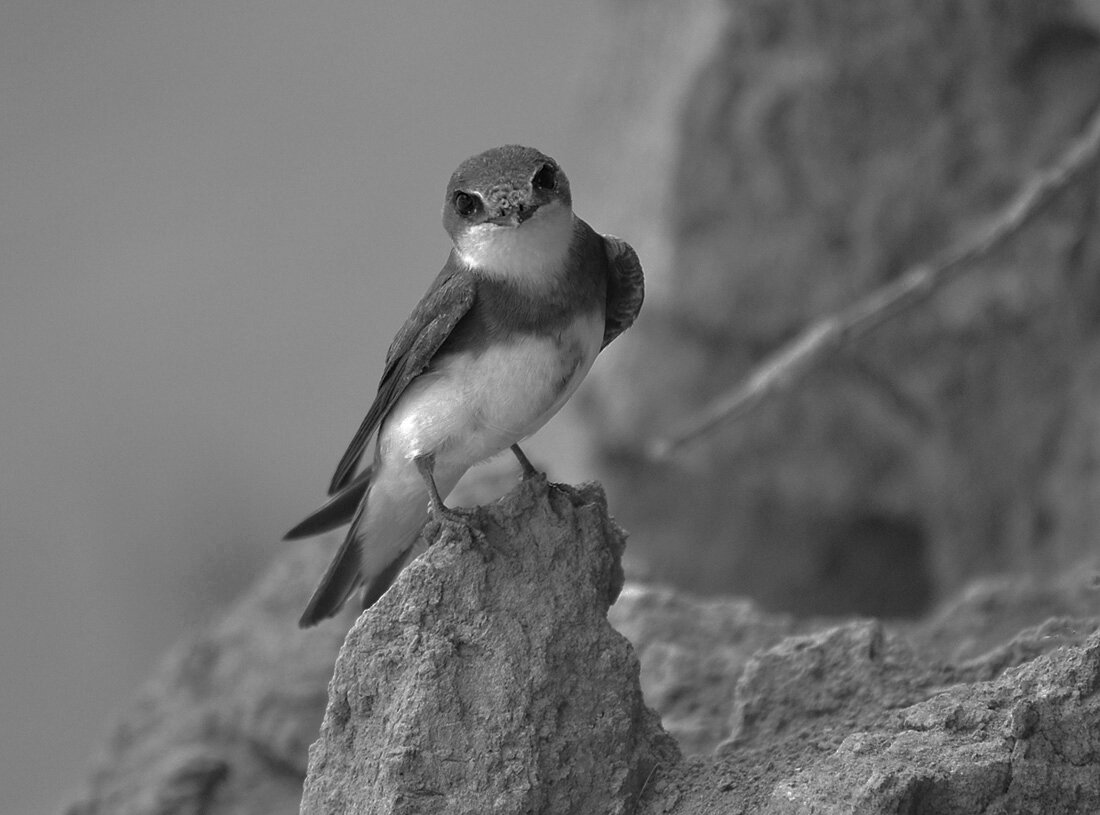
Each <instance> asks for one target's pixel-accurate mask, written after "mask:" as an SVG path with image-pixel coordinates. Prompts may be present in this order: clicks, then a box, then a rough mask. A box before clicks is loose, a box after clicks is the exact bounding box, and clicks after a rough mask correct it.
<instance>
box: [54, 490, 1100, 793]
mask: <svg viewBox="0 0 1100 815" xmlns="http://www.w3.org/2000/svg"><path fill="white" fill-rule="evenodd" d="M467 520H468V525H463V524H459V525H451V524H447V525H444V526H443V527H441V528H437V529H434V530H430V531H431V532H432V538H433V540H435V541H436V542H435V544H434V545H433V547H432V548H431V549H430V550H429V551H428V553H427V554H426V555H425V556H424V557H422V558H420V559H419V560H417V561H415V562H414V563H413V564H412V565H411V566H410V567H409V569H408V570H407V572H406V574H404V575H403V576H402V577H401V579H400V580H399V581H398V582H397V583H396V584H395V586H394V588H393V590H392V591H391V592H389V593H388V594H387V595H386V596H385V597H384V598H383V600H382V601H381V602H380V603H379V604H378V605H377V606H376V607H375V609H374V610H372V611H371V612H369V613H367V614H364V615H362V616H361V617H360V618H359V620H358V621H356V622H355V624H354V626H352V628H351V631H350V633H348V634H347V638H346V640H345V639H344V634H345V632H346V631H347V627H348V626H349V625H350V624H351V622H352V616H353V611H349V612H348V613H347V614H345V615H344V616H342V617H340V618H339V619H337V620H335V621H333V622H332V623H329V624H326V625H324V626H321V627H319V628H317V629H311V630H309V631H306V632H302V631H299V629H297V627H296V625H295V623H294V621H295V619H296V616H297V614H298V612H299V611H300V609H301V605H302V604H303V603H304V602H305V600H306V598H307V597H308V595H309V592H310V589H311V587H312V584H313V582H314V581H315V579H316V578H317V576H318V574H319V572H320V571H321V568H322V567H323V565H324V562H325V559H326V557H325V555H326V552H324V551H323V550H322V549H321V547H317V548H312V547H307V548H305V549H303V550H302V551H300V552H294V553H291V554H290V555H289V556H287V557H285V558H284V559H282V560H281V561H279V562H278V563H277V564H276V565H275V566H274V567H273V569H272V571H271V572H270V573H269V574H268V575H267V576H266V577H265V578H264V579H263V580H261V581H260V582H259V583H258V584H257V586H256V588H255V589H254V590H253V591H252V592H251V593H250V594H249V595H248V596H247V597H245V598H244V599H242V601H241V602H240V603H239V604H238V605H237V607H236V608H235V609H233V610H232V611H231V612H230V613H229V614H228V615H227V617H226V618H225V620H223V621H222V622H220V623H218V624H216V625H214V626H212V627H211V628H210V630H209V631H206V632H203V633H201V634H198V635H195V636H194V637H192V638H190V639H189V640H188V641H186V642H184V643H182V644H180V645H179V646H177V648H175V649H174V650H173V651H172V653H171V654H169V656H168V657H167V658H166V661H165V664H164V666H163V667H162V668H161V670H160V671H158V673H157V675H156V676H155V677H154V678H153V679H152V680H151V681H150V683H149V684H148V685H147V687H146V688H145V689H144V690H143V692H142V693H141V695H140V697H139V698H138V700H137V701H136V702H135V704H134V706H133V708H132V709H131V710H130V711H128V712H127V713H126V714H124V715H123V717H122V719H121V721H120V723H119V725H118V727H117V728H116V731H115V733H114V735H113V737H112V738H111V740H110V742H109V743H108V745H107V746H106V748H105V749H104V751H103V755H102V756H101V757H100V760H99V761H98V769H97V770H96V772H95V773H94V774H93V776H92V778H91V781H90V783H89V785H88V789H87V791H86V792H85V794H84V795H83V796H82V799H81V801H80V803H78V804H74V806H73V807H72V808H71V809H70V813H71V815H94V814H95V813H150V814H151V815H160V814H161V813H164V814H165V815H167V813H180V812H191V813H204V814H205V815H229V814H230V813H232V815H245V813H256V815H259V813H278V812H287V813H290V812H296V811H298V808H299V802H301V807H302V811H303V812H306V813H314V812H317V813H320V812H323V813H330V812H331V813H339V812H347V813H360V812H370V813H376V812H379V813H385V812H393V813H412V812H416V813H421V812H423V813H432V812H499V813H527V812H532V813H536V812H537V813H555V812H626V813H632V812H636V813H639V815H643V814H644V813H652V814H653V815H656V814H657V813H662V812H668V811H675V812H677V813H681V814H682V815H703V813H713V812H742V813H757V812H761V813H763V812H777V813H779V812H781V813H791V812H807V813H808V812H826V813H834V812H835V813H840V812H866V813H876V812H882V813H893V812H897V811H920V812H926V813H954V812H960V811H968V812H969V811H973V812H990V813H993V812H1004V813H1010V812H1021V813H1023V812H1035V811H1042V812H1055V813H1057V812H1067V813H1068V812H1076V811H1089V810H1090V809H1095V808H1098V807H1100V744H1098V743H1097V738H1098V737H1097V734H1098V733H1100V708H1098V703H1097V699H1098V698H1100V697H1098V695H1097V693H1096V690H1097V687H1098V686H1100V672H1098V665H1100V656H1098V655H1100V633H1098V629H1100V591H1098V590H1097V588H1096V586H1097V583H1096V579H1095V574H1096V572H1095V569H1093V568H1092V567H1091V566H1089V565H1088V564H1086V565H1084V566H1083V567H1082V568H1078V569H1075V570H1073V571H1071V572H1068V573H1067V574H1066V576H1064V577H1062V578H1059V579H1058V580H1056V581H1037V580H1034V579H1023V578H1019V579H1010V578H1005V579H996V580H992V579H991V580H985V581H981V582H978V583H974V584H972V585H971V586H970V587H969V588H968V589H967V590H966V591H965V592H963V593H961V594H960V595H959V596H958V597H957V598H956V599H954V600H953V601H951V602H949V603H947V604H944V605H943V606H942V607H941V608H940V609H939V610H938V611H937V613H935V614H933V615H931V616H930V617H928V618H927V619H926V620H924V621H922V622H917V623H883V622H878V621H874V620H862V621H847V622H844V621H830V620H798V619H796V618H793V617H791V616H790V615H786V614H772V613H769V612H766V611H763V610H761V609H760V608H759V607H758V606H756V605H755V604H754V603H752V602H751V601H747V600H740V599H729V600H721V599H697V598H692V597H689V596H686V595H682V594H678V593H675V592H672V591H669V590H668V589H661V588H651V587H646V586H642V585H629V586H627V587H626V588H625V589H624V590H623V592H622V594H621V597H620V599H619V602H618V603H617V604H616V605H614V606H613V607H612V608H611V611H610V613H609V616H610V619H611V620H612V621H613V622H614V624H615V626H616V627H617V628H619V629H620V630H621V631H622V632H624V633H626V634H627V635H628V637H629V639H630V641H631V643H632V644H633V648H632V647H631V645H630V644H628V643H627V640H626V639H624V638H623V637H622V636H620V634H619V633H617V632H616V631H615V630H613V629H612V628H611V627H610V626H609V625H608V621H607V619H606V618H605V614H607V613H608V612H607V607H608V604H609V603H611V601H612V600H613V599H614V597H615V596H616V594H618V593H619V588H620V586H621V571H620V567H619V557H620V555H621V552H622V546H623V536H622V533H621V531H620V530H619V529H618V527H617V526H616V525H615V524H614V522H613V521H611V520H610V518H609V517H608V515H607V513H606V508H605V506H604V503H603V496H602V493H601V492H600V491H599V490H598V488H595V487H584V488H581V489H572V488H568V487H557V486H548V485H546V483H545V482H544V481H534V482H529V483H527V484H525V485H521V486H520V487H518V488H516V489H515V490H514V491H513V492H511V493H510V494H509V495H507V496H505V498H504V499H502V500H501V501H500V502H499V503H498V504H496V505H493V506H491V507H488V508H485V509H481V510H477V511H475V512H473V513H470V514H469V515H468V517H467ZM341 640H343V646H342V648H341V646H340V642H341ZM338 649H339V654H340V655H339V659H338V660H337V666H336V672H335V676H332V680H331V682H329V683H328V694H327V707H326V693H325V688H326V682H327V680H328V679H329V677H330V676H331V675H332V664H333V660H334V658H335V657H336V655H337V651H338ZM635 653H637V654H638V657H637V658H636V657H635V656H634V654H635ZM643 691H644V694H645V698H644V700H643ZM647 702H648V703H649V704H650V705H652V706H653V707H654V708H655V709H656V712H657V713H659V714H660V715H661V716H662V717H663V719H664V721H665V723H666V725H667V727H668V729H669V731H670V732H671V733H673V734H674V735H675V736H676V737H677V739H678V740H679V742H680V747H681V748H682V750H683V752H684V753H686V754H688V757H687V758H681V757H680V752H681V750H680V749H678V748H677V745H676V744H675V743H674V742H673V741H672V740H671V739H670V738H669V737H668V736H667V735H666V734H665V733H664V732H663V731H662V730H661V727H660V725H659V724H658V720H657V715H656V714H655V713H654V712H653V711H650V710H649V709H648V708H647V707H646V703H647ZM322 720H323V725H322V724H321V723H322ZM319 726H320V735H319V738H318V727H319ZM315 739H316V742H315V744H314V746H313V747H312V748H311V750H310V755H309V760H308V764H307V758H306V748H307V745H308V744H309V743H310V742H312V741H314V740H315ZM307 770H308V778H307ZM303 782H304V789H305V793H304V796H303V794H302V790H303Z"/></svg>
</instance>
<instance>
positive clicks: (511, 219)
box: [489, 204, 539, 227]
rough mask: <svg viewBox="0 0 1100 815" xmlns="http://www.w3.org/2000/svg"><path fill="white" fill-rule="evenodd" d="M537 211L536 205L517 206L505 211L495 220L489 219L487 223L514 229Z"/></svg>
mask: <svg viewBox="0 0 1100 815" xmlns="http://www.w3.org/2000/svg"><path fill="white" fill-rule="evenodd" d="M538 209H539V206H538V204H519V205H518V206H515V207H509V208H508V209H505V210H504V211H503V212H501V213H500V215H498V216H496V217H495V218H489V223H493V224H497V225H498V226H512V227H516V226H519V225H520V224H522V223H523V222H524V221H526V220H527V219H528V218H530V217H531V216H532V215H534V214H535V213H536V212H538Z"/></svg>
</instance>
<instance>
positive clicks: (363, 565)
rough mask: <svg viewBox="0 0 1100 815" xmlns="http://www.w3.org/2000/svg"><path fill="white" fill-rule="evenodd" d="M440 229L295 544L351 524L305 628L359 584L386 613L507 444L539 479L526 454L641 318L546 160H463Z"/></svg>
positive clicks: (534, 153) (627, 286) (511, 152)
mask: <svg viewBox="0 0 1100 815" xmlns="http://www.w3.org/2000/svg"><path fill="white" fill-rule="evenodd" d="M443 226H444V228H445V229H446V230H447V233H448V234H449V235H450V236H451V240H452V242H453V243H454V248H453V249H452V250H451V253H450V256H449V257H448V258H447V262H446V264H445V265H444V266H443V270H442V271H441V272H440V273H439V276H438V277H436V279H435V281H434V282H433V283H432V285H431V286H430V287H429V289H428V292H427V294H425V295H424V297H423V298H422V299H421V300H420V302H419V303H418V304H417V306H416V308H415V309H414V310H413V313H412V315H411V316H410V317H409V318H408V320H406V321H405V324H404V325H403V326H402V327H401V330H400V331H398V332H397V336H396V337H395V338H394V340H393V343H392V344H391V345H390V349H389V352H388V353H387V354H386V363H385V368H384V371H383V373H382V378H381V381H380V382H379V383H378V393H377V395H376V396H375V397H374V402H373V403H372V404H371V406H370V408H369V409H368V410H367V415H366V418H365V419H364V420H363V423H362V424H361V425H360V427H359V430H358V432H356V434H355V437H354V438H353V439H352V440H351V444H350V445H349V446H348V449H347V452H345V453H344V457H343V458H342V459H340V463H339V465H338V466H337V468H336V473H335V475H334V476H333V477H332V483H331V484H330V486H329V496H330V498H329V500H328V502H327V503H326V504H325V505H324V506H322V507H321V508H320V509H318V510H317V511H316V512H314V513H313V514H312V515H310V516H309V517H307V518H306V519H305V520H303V521H302V522H301V523H300V524H298V525H297V526H296V527H294V529H292V530H291V531H290V532H288V533H287V534H286V539H287V540H291V539H297V538H303V537H309V536H312V535H317V534H320V533H322V532H326V531H328V530H330V529H335V528H337V527H339V526H342V525H344V524H347V523H349V522H350V526H349V527H348V531H347V534H346V536H345V538H344V542H343V544H342V545H341V547H340V550H339V551H338V552H337V553H336V557H335V558H334V559H333V561H332V563H331V564H330V565H329V567H328V571H326V572H325V575H324V577H323V578H322V579H321V583H320V585H319V586H318V587H317V590H316V591H315V592H314V593H313V597H312V598H311V599H310V601H309V604H308V605H307V606H306V610H305V612H304V613H303V614H302V617H301V620H299V625H300V626H301V627H303V628H306V627H308V626H312V625H316V624H317V623H319V622H320V621H322V620H324V619H326V618H328V617H331V616H333V615H334V614H336V612H337V611H339V610H340V608H341V606H343V604H344V603H345V601H346V600H347V599H348V597H349V596H350V595H351V594H352V593H353V592H354V591H355V590H356V589H358V588H359V587H360V586H362V587H363V588H364V591H363V601H362V602H363V608H369V607H370V606H371V605H373V604H374V602H375V601H376V600H377V599H378V598H379V597H381V596H382V594H383V592H385V591H386V589H387V588H389V586H390V584H391V583H392V582H393V581H394V579H396V577H397V575H398V574H399V573H400V571H401V569H402V568H403V567H404V566H405V563H406V561H407V560H408V559H409V557H410V554H411V552H412V549H413V546H414V544H415V543H416V541H417V538H418V537H419V535H420V532H421V530H422V529H423V527H424V525H425V523H426V522H427V520H428V517H429V516H430V517H432V518H434V519H436V520H442V519H444V518H446V519H450V520H455V519H456V513H454V512H453V510H450V509H449V508H448V507H447V506H446V505H445V504H444V503H443V501H444V499H445V497H446V496H447V495H448V494H449V493H450V492H451V490H452V489H453V488H454V486H455V484H456V483H457V482H458V480H459V478H461V477H462V475H463V473H465V472H466V471H467V470H468V469H469V468H470V467H472V466H473V465H474V464H477V463H479V462H481V461H484V460H486V459H488V458H490V457H492V456H494V455H496V454H497V453H500V452H502V451H503V450H505V449H506V448H509V447H510V448H511V449H512V452H513V453H514V454H515V456H516V458H517V459H518V460H519V463H520V466H521V467H522V468H523V473H524V477H525V478H526V477H529V476H531V475H533V474H534V473H535V469H534V467H532V466H531V463H530V462H529V461H528V459H527V457H526V456H525V455H524V453H523V451H522V450H521V449H520V447H519V444H518V443H519V442H520V441H521V440H523V439H525V438H527V437H528V436H530V435H531V434H532V433H534V432H535V431H536V430H538V429H539V428H540V427H542V426H543V425H544V424H546V422H547V421H548V420H549V419H550V417H551V416H553V415H554V414H555V413H557V412H558V410H559V409H560V408H561V406H562V405H563V404H565V402H566V400H568V399H569V397H570V396H572V395H573V393H574V391H576V389H577V386H578V385H580V383H581V380H582V379H584V377H585V375H586V374H587V373H588V371H589V369H590V368H591V367H592V363H593V361H594V360H595V359H596V355H597V354H599V352H600V351H601V350H603V349H604V348H606V347H607V345H608V343H610V342H611V341H612V340H614V339H615V338H616V337H617V336H619V334H621V333H622V332H623V331H625V330H626V329H627V328H628V327H630V325H631V324H632V323H633V322H634V319H635V317H637V315H638V310H639V309H640V308H641V305H642V297H643V293H644V284H643V278H642V267H641V264H640V263H639V262H638V257H637V255H636V254H635V253H634V250H633V249H631V248H630V246H629V245H627V244H626V243H625V242H623V241H621V240H619V239H618V238H614V237H611V236H609V235H602V236H601V235H599V234H597V233H596V232H595V231H593V229H592V228H591V227H590V226H589V225H588V224H587V223H585V222H584V221H582V220H581V219H580V218H578V217H577V216H575V215H574V214H573V206H572V197H571V194H570V190H569V180H568V179H567V178H566V177H565V173H564V172H562V169H561V167H560V166H559V165H558V163H557V162H556V161H554V160H553V159H552V158H550V157H549V156H546V155H544V154H542V153H540V152H539V151H538V150H535V149H533V148H530V147H521V146H518V145H506V146H504V147H496V148H493V149H492V150H487V151H485V152H484V153H480V154H479V155H476V156H473V157H472V158H469V159H467V160H466V161H464V162H462V164H460V165H459V167H458V169H457V170H455V172H454V174H453V175H452V176H451V180H450V183H448V184H447V192H446V198H445V199H444V203H443ZM372 438H373V439H374V454H373V457H372V458H371V459H370V460H369V462H368V463H367V464H366V465H365V466H363V467H362V469H360V470H359V471H358V473H357V472H356V471H357V468H359V465H360V461H361V460H362V459H363V454H364V452H365V451H366V450H367V445H368V443H369V442H370V441H371V439H372Z"/></svg>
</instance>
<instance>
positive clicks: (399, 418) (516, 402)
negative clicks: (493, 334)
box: [379, 313, 604, 489]
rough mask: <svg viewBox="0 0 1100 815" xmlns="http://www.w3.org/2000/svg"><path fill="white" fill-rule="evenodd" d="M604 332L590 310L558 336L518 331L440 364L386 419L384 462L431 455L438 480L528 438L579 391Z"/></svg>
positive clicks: (414, 384) (412, 386)
mask: <svg viewBox="0 0 1100 815" xmlns="http://www.w3.org/2000/svg"><path fill="white" fill-rule="evenodd" d="M603 329H604V319H603V315H602V314H598V313H593V314H590V315H585V316H583V317H580V318H578V319H577V320H576V321H575V322H574V323H573V325H572V326H570V327H569V328H567V329H566V330H564V331H562V332H561V334H560V335H558V336H553V337H551V336H531V335H524V336H519V337H517V338H516V339H515V340H514V341H512V342H508V343H499V344H496V345H493V346H490V347H489V348H487V349H485V350H484V351H482V352H481V353H480V354H477V355H474V354H472V353H459V354H454V355H452V356H449V357H447V358H445V359H443V360H439V361H437V363H436V364H433V366H432V369H431V370H429V371H428V372H426V373H424V374H423V375H421V376H420V377H418V378H417V379H415V380H414V381H413V382H412V384H410V385H409V387H408V389H407V390H406V391H405V393H404V395H403V396H402V397H401V399H400V400H399V401H398V403H397V404H396V405H395V406H394V409H393V410H392V411H391V413H390V415H389V416H388V417H387V418H386V420H385V422H384V424H383V426H382V429H381V435H380V439H379V454H380V458H381V460H382V463H383V466H386V464H387V463H390V464H391V465H392V464H397V462H398V461H400V460H404V461H407V462H412V460H413V459H414V458H416V457H418V456H422V455H425V454H427V453H434V454H435V456H436V472H437V475H438V476H442V477H441V478H439V480H440V481H449V480H450V478H448V477H447V475H449V474H450V472H451V471H457V472H455V479H456V480H457V477H458V476H460V475H461V473H462V472H464V471H465V470H466V469H467V468H469V467H470V466H472V465H473V464H476V463H477V462H479V461H483V460H485V459H487V458H489V457H490V456H493V455H495V454H496V453H499V452H500V451H501V450H504V449H505V448H507V447H508V446H510V445H512V444H515V443H516V442H518V441H520V440H521V439H524V438H526V437H527V436H529V435H531V434H532V433H534V432H535V431H536V430H538V429H539V428H540V427H542V426H543V425H544V424H545V423H546V422H547V421H548V420H549V419H550V417H551V416H553V415H554V414H555V413H557V412H558V410H559V409H560V408H561V406H562V405H563V404H565V402H566V400H567V399H569V397H570V396H572V395H573V392H574V391H576V389H577V386H578V385H580V383H581V380H583V379H584V377H585V375H586V374H587V373H588V371H589V369H590V368H591V367H592V363H593V361H594V360H595V359H596V355H597V354H598V353H599V350H600V345H601V343H602V341H603ZM445 473H446V474H447V475H445ZM440 487H441V489H442V487H443V484H442V483H441V484H440Z"/></svg>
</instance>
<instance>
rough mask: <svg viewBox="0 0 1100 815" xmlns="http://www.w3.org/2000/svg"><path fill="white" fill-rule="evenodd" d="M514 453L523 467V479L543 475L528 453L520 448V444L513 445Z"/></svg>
mask: <svg viewBox="0 0 1100 815" xmlns="http://www.w3.org/2000/svg"><path fill="white" fill-rule="evenodd" d="M512 453H513V454H514V455H515V457H516V460H517V461H518V462H519V466H520V467H521V468H523V476H522V478H523V480H524V481H526V480H528V479H529V478H534V477H535V476H539V475H542V473H540V472H539V471H538V470H536V469H535V465H534V464H532V463H531V459H529V458H527V454H526V453H524V452H523V450H521V449H520V447H519V445H518V444H513V445H512Z"/></svg>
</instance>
